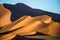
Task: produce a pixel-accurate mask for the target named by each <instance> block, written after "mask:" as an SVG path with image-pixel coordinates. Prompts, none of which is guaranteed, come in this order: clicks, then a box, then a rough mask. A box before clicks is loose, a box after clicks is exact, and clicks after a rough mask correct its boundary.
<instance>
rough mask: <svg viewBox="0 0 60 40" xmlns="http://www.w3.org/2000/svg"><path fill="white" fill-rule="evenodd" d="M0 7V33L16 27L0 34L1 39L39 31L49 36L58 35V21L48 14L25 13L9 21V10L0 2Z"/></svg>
mask: <svg viewBox="0 0 60 40" xmlns="http://www.w3.org/2000/svg"><path fill="white" fill-rule="evenodd" d="M0 9H1V10H0V28H1V27H2V28H1V29H0V33H4V32H8V31H12V30H15V29H17V30H15V31H12V32H10V33H8V34H3V35H1V36H0V39H1V40H10V39H12V38H14V37H15V36H16V35H20V36H25V35H33V34H35V33H36V32H41V33H43V34H48V35H50V36H60V23H59V22H54V21H53V20H52V17H50V16H48V15H41V16H35V17H31V16H29V15H25V16H23V17H21V18H19V19H18V20H16V21H14V22H11V20H10V17H11V11H10V10H8V9H6V8H4V7H3V5H1V4H0Z"/></svg>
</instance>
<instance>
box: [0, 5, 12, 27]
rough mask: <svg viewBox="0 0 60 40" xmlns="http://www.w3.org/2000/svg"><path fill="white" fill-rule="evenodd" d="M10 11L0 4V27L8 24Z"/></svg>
mask: <svg viewBox="0 0 60 40" xmlns="http://www.w3.org/2000/svg"><path fill="white" fill-rule="evenodd" d="M10 17H11V11H10V10H8V9H6V8H5V7H4V6H3V4H0V27H2V26H5V25H7V24H10V23H11V21H10Z"/></svg>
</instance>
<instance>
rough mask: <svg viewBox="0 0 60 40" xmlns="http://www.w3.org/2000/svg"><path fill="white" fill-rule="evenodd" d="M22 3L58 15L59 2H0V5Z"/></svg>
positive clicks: (12, 0)
mask: <svg viewBox="0 0 60 40" xmlns="http://www.w3.org/2000/svg"><path fill="white" fill-rule="evenodd" d="M3 3H8V4H16V3H24V4H26V5H28V6H30V7H32V8H36V9H42V10H45V11H49V12H54V13H58V14H60V0H0V4H3Z"/></svg>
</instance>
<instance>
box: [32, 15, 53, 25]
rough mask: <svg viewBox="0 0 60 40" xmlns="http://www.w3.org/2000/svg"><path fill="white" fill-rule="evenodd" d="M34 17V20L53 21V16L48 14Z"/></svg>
mask: <svg viewBox="0 0 60 40" xmlns="http://www.w3.org/2000/svg"><path fill="white" fill-rule="evenodd" d="M33 18H34V20H39V21H42V22H44V23H47V24H48V23H51V22H52V18H51V17H50V16H48V15H41V16H36V17H33Z"/></svg>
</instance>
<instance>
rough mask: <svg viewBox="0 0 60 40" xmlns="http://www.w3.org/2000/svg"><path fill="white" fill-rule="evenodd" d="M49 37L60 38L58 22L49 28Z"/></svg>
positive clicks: (59, 24)
mask: <svg viewBox="0 0 60 40" xmlns="http://www.w3.org/2000/svg"><path fill="white" fill-rule="evenodd" d="M48 34H49V35H51V36H60V23H58V22H53V23H51V25H50V26H49V32H48Z"/></svg>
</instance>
